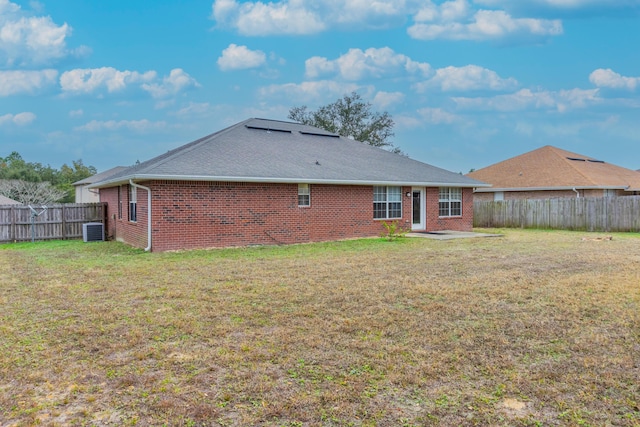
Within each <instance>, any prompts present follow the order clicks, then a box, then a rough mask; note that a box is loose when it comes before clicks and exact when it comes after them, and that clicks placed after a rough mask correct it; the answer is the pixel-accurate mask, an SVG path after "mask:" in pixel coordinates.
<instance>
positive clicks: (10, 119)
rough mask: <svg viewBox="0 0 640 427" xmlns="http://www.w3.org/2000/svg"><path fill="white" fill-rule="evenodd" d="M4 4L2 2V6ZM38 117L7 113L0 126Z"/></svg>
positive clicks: (20, 123)
mask: <svg viewBox="0 0 640 427" xmlns="http://www.w3.org/2000/svg"><path fill="white" fill-rule="evenodd" d="M1 6H2V5H1V4H0V7H1ZM35 119H36V115H35V114H33V113H30V112H24V113H18V114H5V115H3V116H0V126H3V125H5V124H14V125H17V126H25V125H28V124H29V123H31V122H33V121H34V120H35Z"/></svg>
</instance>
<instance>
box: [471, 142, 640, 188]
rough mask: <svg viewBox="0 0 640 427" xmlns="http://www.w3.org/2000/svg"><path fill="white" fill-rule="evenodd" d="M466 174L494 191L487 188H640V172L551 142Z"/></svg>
mask: <svg viewBox="0 0 640 427" xmlns="http://www.w3.org/2000/svg"><path fill="white" fill-rule="evenodd" d="M467 176H469V177H471V178H474V179H478V180H482V181H484V182H488V183H490V184H492V185H493V188H492V189H491V190H485V191H500V190H502V189H537V190H541V189H554V188H555V189H559V188H573V187H576V188H584V189H588V188H594V189H595V188H602V189H604V188H610V189H625V190H628V191H638V190H640V173H638V172H636V171H634V170H631V169H626V168H623V167H620V166H616V165H613V164H610V163H606V162H604V161H602V160H599V159H595V158H593V157H589V156H585V155H582V154H577V153H572V152H570V151H565V150H562V149H560V148H557V147H553V146H550V145H547V146H544V147H541V148H538V149H537V150H533V151H529V152H527V153H524V154H521V155H519V156H516V157H512V158H510V159H507V160H504V161H502V162H499V163H496V164H493V165H491V166H487V167H486V168H482V169H479V170H477V171H474V172H471V173H469V174H467Z"/></svg>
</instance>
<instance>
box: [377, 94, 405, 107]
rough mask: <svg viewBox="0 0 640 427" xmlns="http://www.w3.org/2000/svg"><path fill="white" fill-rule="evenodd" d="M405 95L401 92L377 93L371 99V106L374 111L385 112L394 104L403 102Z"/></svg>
mask: <svg viewBox="0 0 640 427" xmlns="http://www.w3.org/2000/svg"><path fill="white" fill-rule="evenodd" d="M404 99H405V95H404V93H401V92H382V91H381V92H378V93H376V96H374V97H373V101H371V104H373V106H374V107H376V109H381V110H385V109H387V108H388V107H390V106H392V105H396V104H400V103H402V102H403V101H404Z"/></svg>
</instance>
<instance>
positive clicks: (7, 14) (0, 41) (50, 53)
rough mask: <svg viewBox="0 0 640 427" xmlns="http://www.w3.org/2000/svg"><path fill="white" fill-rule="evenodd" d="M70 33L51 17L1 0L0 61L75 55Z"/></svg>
mask: <svg viewBox="0 0 640 427" xmlns="http://www.w3.org/2000/svg"><path fill="white" fill-rule="evenodd" d="M70 35H71V27H70V26H69V25H68V24H66V23H64V24H62V25H58V24H56V23H54V22H53V20H52V19H51V17H49V16H29V15H28V14H27V13H26V12H24V11H23V10H22V9H21V8H20V6H18V5H17V4H15V3H12V2H10V1H8V0H0V62H4V63H6V64H7V65H9V66H24V65H34V64H35V65H38V64H46V63H50V62H53V61H55V60H59V59H61V58H64V57H66V56H69V55H72V54H74V52H73V51H70V50H69V49H67V45H66V39H67V38H68V37H69V36H70ZM85 49H86V48H81V49H80V50H79V53H84V52H85Z"/></svg>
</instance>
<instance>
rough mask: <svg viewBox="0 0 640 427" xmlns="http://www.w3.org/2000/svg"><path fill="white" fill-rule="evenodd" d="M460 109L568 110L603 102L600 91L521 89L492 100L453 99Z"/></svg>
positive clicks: (502, 110) (509, 110) (506, 110)
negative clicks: (535, 90)
mask: <svg viewBox="0 0 640 427" xmlns="http://www.w3.org/2000/svg"><path fill="white" fill-rule="evenodd" d="M452 100H453V101H454V102H455V103H456V105H457V106H458V108H460V109H464V110H489V111H501V112H511V111H523V110H547V111H551V110H556V111H558V112H561V113H563V112H566V111H568V110H574V109H581V108H585V107H588V106H589V105H593V104H597V103H600V102H602V99H601V98H600V97H598V89H591V90H584V89H573V90H563V91H559V92H552V91H539V92H533V91H531V90H530V89H521V90H519V91H518V92H516V93H512V94H507V95H498V96H495V97H490V98H467V97H457V98H452Z"/></svg>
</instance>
